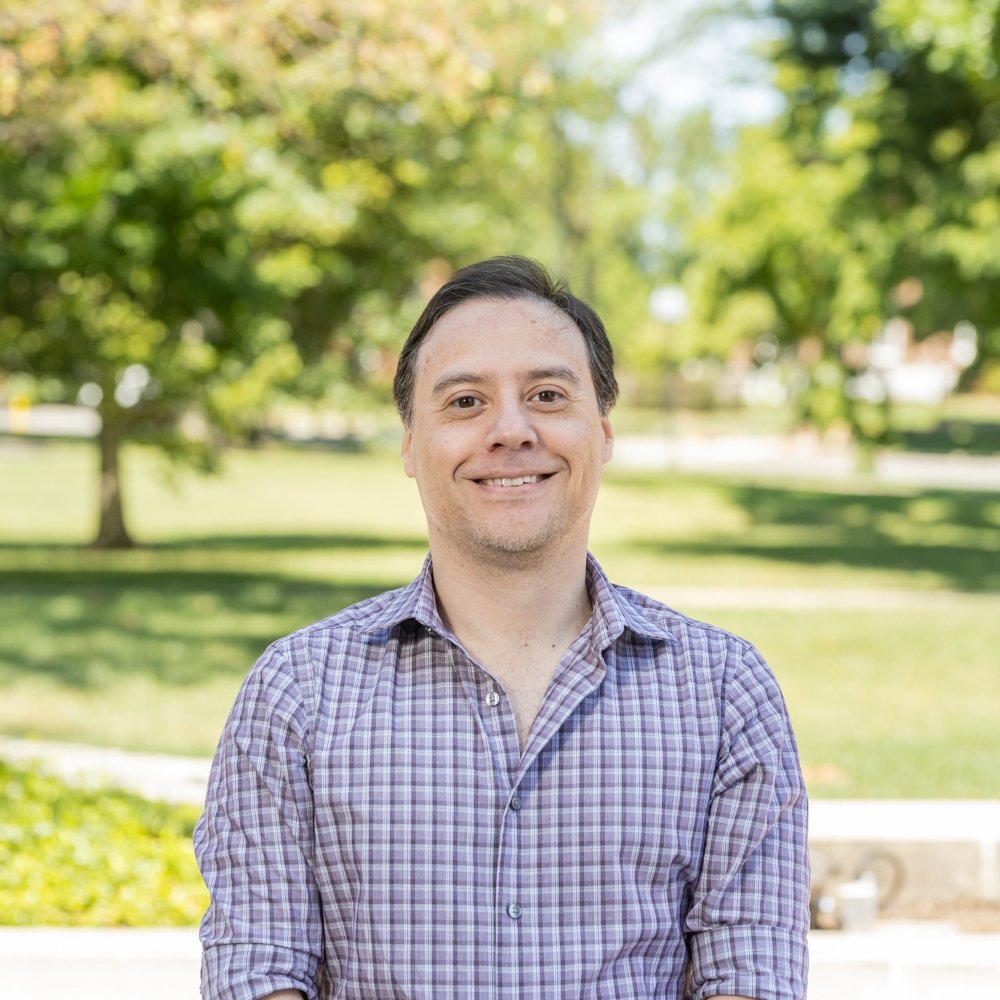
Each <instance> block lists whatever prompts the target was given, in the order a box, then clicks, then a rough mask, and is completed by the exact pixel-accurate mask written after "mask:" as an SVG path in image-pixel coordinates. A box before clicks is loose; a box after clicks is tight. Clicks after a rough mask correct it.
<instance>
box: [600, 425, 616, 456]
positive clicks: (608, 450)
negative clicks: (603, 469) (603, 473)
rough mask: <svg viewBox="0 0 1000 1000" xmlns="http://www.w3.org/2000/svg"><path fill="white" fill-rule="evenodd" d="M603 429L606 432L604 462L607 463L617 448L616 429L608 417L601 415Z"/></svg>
mask: <svg viewBox="0 0 1000 1000" xmlns="http://www.w3.org/2000/svg"><path fill="white" fill-rule="evenodd" d="M601 431H602V432H603V434H604V464H605V465H607V464H608V462H610V461H611V456H612V455H613V454H614V450H615V430H614V428H613V427H612V426H611V421H610V420H609V419H608V418H607V417H601Z"/></svg>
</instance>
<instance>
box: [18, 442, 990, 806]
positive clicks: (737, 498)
mask: <svg viewBox="0 0 1000 1000" xmlns="http://www.w3.org/2000/svg"><path fill="white" fill-rule="evenodd" d="M92 450H93V449H92V448H91V447H89V446H87V445H86V444H82V443H80V444H77V443H58V442H49V443H32V442H17V441H13V442H12V441H7V442H0V690H2V697H0V732H5V733H8V734H14V735H36V736H39V737H46V738H56V739H68V740H85V741H88V742H94V743H104V744H113V745H119V746H123V747H129V748H135V749H151V750H166V751H171V752H185V753H208V752H210V751H211V749H212V748H213V746H214V744H215V740H216V738H217V736H218V732H219V729H220V728H221V725H222V723H223V720H224V718H225V715H226V713H227V711H228V709H229V705H230V703H231V701H232V697H233V695H234V693H235V690H236V688H237V686H238V684H239V682H240V679H241V678H242V676H243V675H244V673H245V672H246V670H247V669H248V667H249V665H250V663H251V662H252V660H253V659H254V658H255V657H256V655H257V654H258V653H259V652H260V651H261V650H262V649H263V648H264V646H265V645H266V644H267V643H268V642H270V641H271V640H272V639H274V638H276V637H277V636H279V635H281V634H283V633H285V632H288V631H290V630H292V629H294V628H296V627H298V626H300V625H303V624H305V623H307V622H310V621H314V620H316V619H318V618H321V617H324V616H325V615H328V614H331V613H333V612H335V611H336V610H338V609H339V608H341V607H343V606H344V605H345V604H348V603H350V602H352V601H355V600H358V599H360V598H362V597H364V596H367V595H369V594H372V593H376V592H378V591H380V590H382V589H385V588H386V587H390V586H397V585H400V584H403V583H405V582H406V581H407V580H409V579H410V578H411V577H412V575H413V574H414V573H415V572H416V571H417V570H418V569H419V566H420V564H421V561H422V559H423V556H424V526H423V516H422V512H421V510H420V505H419V501H418V498H417V494H416V490H415V488H414V486H413V484H412V483H411V482H410V481H409V480H407V479H406V478H405V477H404V476H403V475H402V472H401V471H400V469H399V462H398V458H396V457H395V456H393V455H387V454H372V455H350V454H335V453H331V452H324V451H320V450H307V449H290V448H289V449H277V448H275V449H266V450H262V451H258V452H251V451H237V452H233V453H231V454H230V455H229V456H228V458H227V461H226V464H225V467H224V471H223V474H222V475H221V476H219V477H215V478H210V479H203V478H200V477H196V476H193V475H189V474H178V475H177V476H176V482H175V484H174V486H173V487H171V486H170V485H168V484H167V483H166V482H165V481H164V479H163V476H162V470H161V467H160V465H159V463H158V461H157V460H156V459H155V457H154V456H152V455H150V454H149V453H147V452H146V451H144V450H141V449H133V450H131V451H129V452H128V453H127V455H126V474H127V490H128V492H127V499H128V502H129V504H130V514H131V524H132V527H133V531H134V533H135V534H136V536H137V537H138V538H139V539H141V540H142V541H143V542H144V543H146V545H145V546H144V547H143V548H140V549H137V550H134V551H129V552H121V553H96V552H93V551H90V550H89V549H87V548H86V542H87V541H88V540H89V538H90V535H91V534H92V530H93V519H94V508H93V491H94V482H93V478H94V473H95V468H94V463H95V457H94V455H93V454H92ZM592 547H593V549H594V551H595V552H596V553H597V555H598V556H599V558H601V560H602V562H603V563H604V565H605V567H606V568H607V569H608V571H609V573H610V574H611V575H612V577H613V578H614V579H616V580H619V581H621V582H624V583H628V584H630V585H632V586H636V587H638V588H640V589H645V590H649V591H651V592H653V593H655V594H656V596H658V597H661V598H662V599H665V600H667V601H668V602H669V603H673V604H675V605H677V606H679V607H680V610H683V611H685V612H687V613H690V614H692V615H695V616H697V617H702V618H706V619H708V620H710V621H713V622H715V623H717V624H719V625H722V626H725V627H728V628H732V629H733V630H734V631H737V632H739V633H740V634H743V635H746V636H747V637H748V638H750V639H752V640H753V641H755V642H756V643H757V644H758V645H759V646H760V648H761V650H762V651H763V652H764V654H765V656H766V657H767V659H768V660H769V662H770V663H771V664H772V665H773V667H774V669H775V671H776V673H777V674H778V676H779V678H780V680H781V682H782V685H783V687H784V690H785V692H786V696H787V699H788V702H789V706H790V709H791V711H792V716H793V719H794V721H795V724H796V728H797V732H798V737H799V742H800V745H801V748H802V752H803V758H804V761H805V764H806V768H807V772H808V775H809V781H810V785H811V788H812V791H813V793H814V794H817V795H850V796H867V795H872V796H929V797H949V796H972V797H979V796H982V797H985V796H988V797H994V796H998V795H1000V780H998V779H997V777H996V761H997V760H998V759H1000V671H998V670H997V669H996V666H997V656H996V650H997V649H998V648H1000V615H998V614H996V611H997V609H1000V599H998V591H1000V498H997V497H996V496H993V495H989V494H984V493H972V492H962V491H949V490H942V489H934V490H920V489H895V490H892V491H877V490H874V489H872V487H871V484H870V483H866V482H865V481H862V480H859V481H858V482H857V483H850V482H847V483H842V484H839V485H837V486H835V487H831V486H830V485H829V484H827V485H823V486H816V485H813V484H809V483H805V482H803V483H795V484H782V483H776V482H773V481H771V482H757V483H754V482H747V481H731V480H726V479H723V478H705V477H703V478H693V477H683V476H677V475H658V474H641V475H640V474H631V473H626V472H623V471H618V470H615V469H612V470H610V471H609V474H608V477H607V480H606V483H605V488H604V490H603V492H602V496H601V499H600V501H599V505H598V510H597V512H596V515H595V522H594V530H593V537H592ZM720 592H723V593H724V594H725V595H726V596H725V599H720V597H719V595H720ZM733 592H735V593H736V595H737V598H739V599H736V600H734V599H733V597H732V595H733ZM768 594H772V595H773V594H778V595H789V600H788V601H787V605H786V606H781V603H780V601H778V602H777V606H776V601H775V600H768V599H766V598H767V595H768ZM675 595H676V597H675ZM740 595H743V596H745V600H743V599H741V598H740ZM869 595H871V597H872V602H871V603H872V605H873V606H868V605H869V599H868V598H869ZM882 595H889V596H890V597H892V600H888V601H884V602H883V603H885V604H886V607H884V608H881V609H880V606H879V598H880V597H881V596H882ZM910 595H912V607H910V606H909V604H908V601H909V600H910ZM845 597H846V598H847V599H846V600H843V599H842V598H845ZM678 598H683V601H682V600H680V599H678ZM782 599H783V598H782Z"/></svg>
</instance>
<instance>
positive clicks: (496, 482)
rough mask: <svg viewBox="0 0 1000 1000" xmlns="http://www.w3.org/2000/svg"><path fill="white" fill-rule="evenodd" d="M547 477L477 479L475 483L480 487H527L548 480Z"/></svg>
mask: <svg viewBox="0 0 1000 1000" xmlns="http://www.w3.org/2000/svg"><path fill="white" fill-rule="evenodd" d="M548 478H549V477H548V475H544V476H511V477H509V478H508V477H503V478H500V479H477V480H476V482H477V483H479V484H480V485H481V486H528V485H530V484H531V483H540V482H541V481H542V480H543V479H548Z"/></svg>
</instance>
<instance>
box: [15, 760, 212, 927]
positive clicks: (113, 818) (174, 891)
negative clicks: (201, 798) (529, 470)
mask: <svg viewBox="0 0 1000 1000" xmlns="http://www.w3.org/2000/svg"><path fill="white" fill-rule="evenodd" d="M197 817H198V810H197V809H196V808H194V807H193V806H178V805H168V804H166V803H161V802H150V801H147V800H146V799H143V798H140V797H139V796H137V795H133V794H131V793H128V792H123V791H120V790H117V789H82V788H75V787H72V786H70V785H67V784H66V783H65V782H64V781H62V780H60V779H59V778H56V777H53V776H52V775H49V774H45V773H43V772H41V771H38V770H36V769H33V768H23V767H15V766H12V765H9V764H7V763H4V762H3V761H0V923H4V924H16V925H29V924H58V925H69V926H91V927H110V926H178V925H190V924H193V923H195V922H197V920H198V919H199V917H200V916H201V914H202V912H203V911H204V909H205V906H206V905H207V903H208V894H207V891H206V889H205V886H204V883H203V882H202V881H201V877H200V875H199V874H198V869H197V866H196V864H195V860H194V854H193V851H192V848H191V833H192V830H193V829H194V824H195V821H196V819H197Z"/></svg>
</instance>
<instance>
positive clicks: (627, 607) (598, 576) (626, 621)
mask: <svg viewBox="0 0 1000 1000" xmlns="http://www.w3.org/2000/svg"><path fill="white" fill-rule="evenodd" d="M587 589H588V590H589V591H590V600H591V603H592V604H593V608H594V610H593V623H594V632H593V635H594V644H595V646H596V647H597V648H598V649H606V648H607V647H608V646H610V645H611V644H612V643H613V642H615V641H616V640H617V639H618V638H619V637H620V636H621V635H622V633H623V632H624V631H625V630H626V629H628V630H629V631H630V632H634V633H636V634H638V635H642V636H646V637H648V638H650V639H659V640H667V641H673V640H674V639H675V636H674V635H673V632H672V630H671V629H670V626H669V619H670V617H671V616H670V614H669V612H668V609H666V608H664V607H662V606H661V605H656V604H655V603H654V602H651V601H650V600H649V599H648V598H643V597H641V595H639V594H636V593H635V592H634V591H631V590H628V589H627V588H625V587H618V586H616V585H614V584H612V583H611V582H610V580H608V577H607V575H606V574H605V572H604V570H603V569H602V568H601V566H600V563H598V561H597V560H596V559H595V558H594V556H593V555H591V554H590V553H589V552H588V553H587ZM384 598H385V601H384V603H383V604H382V605H381V607H380V608H379V609H378V610H377V611H376V612H375V614H374V615H373V617H371V618H370V619H369V620H368V622H367V624H366V625H365V627H364V631H365V632H376V631H379V630H382V629H390V628H393V627H394V626H396V625H400V624H402V623H403V622H404V621H409V620H413V621H416V622H419V623H420V624H421V625H423V626H424V627H425V628H427V629H430V630H431V631H432V632H439V633H441V632H446V631H447V629H446V628H445V626H444V623H443V622H442V621H441V615H440V613H439V612H438V607H437V598H436V596H435V594H434V581H433V577H432V575H431V557H430V554H429V553H428V555H427V557H426V558H425V559H424V565H423V567H422V569H421V570H420V573H419V574H418V575H417V577H416V579H414V580H413V582H412V583H410V584H409V585H408V586H406V587H403V588H401V589H400V590H393V591H390V592H389V593H388V594H385V595H384Z"/></svg>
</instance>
